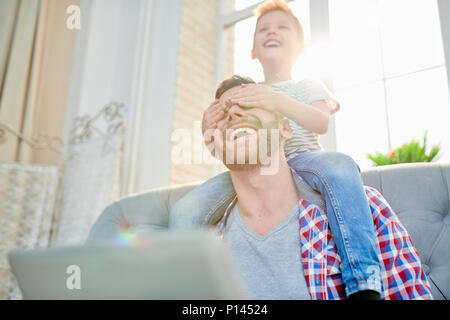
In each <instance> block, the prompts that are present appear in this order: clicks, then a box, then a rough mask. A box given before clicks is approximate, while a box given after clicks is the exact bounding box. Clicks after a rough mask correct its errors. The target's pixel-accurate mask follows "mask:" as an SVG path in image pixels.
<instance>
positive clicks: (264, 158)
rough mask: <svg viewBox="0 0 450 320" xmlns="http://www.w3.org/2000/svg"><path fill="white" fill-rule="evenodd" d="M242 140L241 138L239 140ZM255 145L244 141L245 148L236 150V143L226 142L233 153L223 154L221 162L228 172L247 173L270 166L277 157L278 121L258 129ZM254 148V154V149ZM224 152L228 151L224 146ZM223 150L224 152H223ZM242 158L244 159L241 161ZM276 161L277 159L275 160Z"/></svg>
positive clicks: (278, 144)
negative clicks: (229, 144)
mask: <svg viewBox="0 0 450 320" xmlns="http://www.w3.org/2000/svg"><path fill="white" fill-rule="evenodd" d="M241 139H242V138H241ZM256 140H257V141H256V143H250V139H249V140H246V141H245V147H242V146H241V149H238V146H237V143H236V141H228V140H226V139H225V141H224V142H225V143H232V144H233V145H232V147H233V150H234V151H233V152H231V155H230V154H228V158H227V152H224V153H223V158H222V162H223V164H224V165H225V166H226V167H227V168H228V169H230V170H235V171H244V170H245V171H248V170H254V169H258V168H261V167H262V166H268V165H269V166H270V165H271V162H272V161H273V159H274V158H275V157H276V158H278V157H277V154H278V152H279V150H280V140H281V139H280V133H279V129H278V119H276V120H274V121H272V122H271V123H269V124H267V125H266V126H265V127H264V128H262V129H259V130H258V133H257V139H256ZM255 148H256V152H255V150H254V149H255ZM225 150H226V151H230V150H229V148H228V149H227V148H226V146H225ZM225 150H224V151H225ZM242 156H243V158H244V159H242ZM277 161H278V159H277Z"/></svg>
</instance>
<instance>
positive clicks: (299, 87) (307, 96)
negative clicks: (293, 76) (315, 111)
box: [271, 78, 340, 161]
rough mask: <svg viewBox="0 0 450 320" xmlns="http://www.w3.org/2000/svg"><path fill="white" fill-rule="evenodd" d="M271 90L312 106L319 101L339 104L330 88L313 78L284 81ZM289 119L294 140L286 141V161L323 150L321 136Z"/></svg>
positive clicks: (273, 86) (274, 85)
mask: <svg viewBox="0 0 450 320" xmlns="http://www.w3.org/2000/svg"><path fill="white" fill-rule="evenodd" d="M271 88H272V89H273V90H275V91H278V92H282V93H284V94H286V95H287V96H289V97H291V98H293V99H295V100H297V101H300V102H303V103H306V104H311V103H313V102H314V101H318V100H334V101H336V102H337V100H336V97H335V96H334V95H333V94H332V93H331V92H330V91H329V90H328V88H327V87H326V86H325V85H324V84H323V83H322V82H321V81H319V80H316V79H313V78H305V79H303V80H300V81H295V80H287V81H282V82H278V83H275V84H273V85H271ZM339 107H340V106H339V104H338V105H337V108H336V110H333V113H334V112H337V111H338V110H339ZM287 119H288V120H289V123H290V125H291V128H292V138H290V139H288V140H286V144H285V146H284V153H285V155H286V160H288V161H289V160H290V159H292V158H294V157H295V156H296V155H297V154H299V153H301V152H305V151H321V150H323V148H322V146H321V144H320V142H319V137H320V136H319V135H318V134H317V133H314V132H311V131H309V130H306V129H305V128H303V127H301V126H299V125H298V124H297V123H296V122H294V121H292V120H291V119H289V118H287Z"/></svg>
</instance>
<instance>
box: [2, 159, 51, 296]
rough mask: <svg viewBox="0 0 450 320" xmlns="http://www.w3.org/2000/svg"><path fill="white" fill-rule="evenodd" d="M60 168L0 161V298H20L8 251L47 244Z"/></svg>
mask: <svg viewBox="0 0 450 320" xmlns="http://www.w3.org/2000/svg"><path fill="white" fill-rule="evenodd" d="M59 181H60V174H59V170H58V168H57V167H56V166H48V167H45V166H36V165H22V164H18V163H0V299H7V298H20V292H19V290H18V287H17V284H16V283H15V281H14V278H13V275H12V273H11V270H10V267H9V263H8V260H7V254H8V252H9V251H11V250H13V249H16V248H21V249H29V248H35V247H46V246H48V245H49V242H50V236H51V228H52V220H53V217H54V212H55V203H56V199H57V191H58V185H59Z"/></svg>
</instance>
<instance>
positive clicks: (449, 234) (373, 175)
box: [87, 163, 450, 299]
mask: <svg viewBox="0 0 450 320" xmlns="http://www.w3.org/2000/svg"><path fill="white" fill-rule="evenodd" d="M362 177H363V181H364V184H365V185H368V186H372V187H374V188H376V189H378V190H379V191H380V192H381V193H382V194H383V196H384V197H385V198H386V199H387V201H388V202H389V204H390V205H391V206H392V208H393V209H394V211H395V212H396V213H397V215H398V216H399V218H400V220H401V222H402V223H403V225H404V226H405V227H406V229H407V230H408V232H409V234H410V235H411V238H412V241H413V244H414V245H415V247H416V248H417V250H418V252H419V255H420V258H421V261H422V264H423V268H424V271H425V273H426V275H427V277H428V280H429V282H430V284H431V287H432V290H433V295H434V298H435V299H449V298H450V231H449V226H450V204H449V202H450V191H449V186H450V164H435V163H432V164H420V163H417V164H407V165H392V166H384V167H378V168H372V169H369V170H366V171H364V172H362ZM196 185H197V184H196V183H194V184H189V185H183V186H174V187H166V188H160V189H154V190H149V191H146V192H143V193H140V194H136V195H132V196H128V197H125V198H123V199H121V200H119V201H116V202H114V203H112V204H111V205H109V206H108V207H107V208H106V209H105V210H104V211H103V212H102V214H101V215H100V217H99V218H98V220H97V221H96V223H95V224H94V226H93V227H92V229H91V231H90V233H89V237H88V240H87V243H90V242H93V241H97V240H102V241H105V240H113V239H115V238H116V237H117V236H118V234H119V233H120V232H121V231H123V229H124V228H131V229H132V230H133V232H136V233H137V234H138V235H147V234H152V233H154V232H157V231H164V230H167V225H168V221H169V211H170V210H169V209H170V207H171V206H172V205H173V204H174V203H175V202H176V201H177V200H178V199H180V198H181V197H182V196H183V195H184V194H186V193H187V192H189V191H190V190H192V188H194V187H195V186H196ZM226 205H227V204H224V205H223V206H221V207H220V208H219V209H218V215H220V214H221V213H222V212H224V211H225V208H226ZM150 208H152V209H150ZM211 219H213V218H211ZM214 219H216V218H214ZM212 222H213V221H207V222H206V223H212Z"/></svg>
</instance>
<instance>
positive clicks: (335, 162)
mask: <svg viewBox="0 0 450 320" xmlns="http://www.w3.org/2000/svg"><path fill="white" fill-rule="evenodd" d="M326 157H327V163H328V166H329V172H330V173H332V174H336V175H339V176H341V175H348V174H353V173H359V172H360V170H359V166H358V164H357V163H356V162H355V160H353V158H352V157H350V156H348V155H346V154H344V153H340V152H330V153H328V154H327V155H326Z"/></svg>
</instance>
